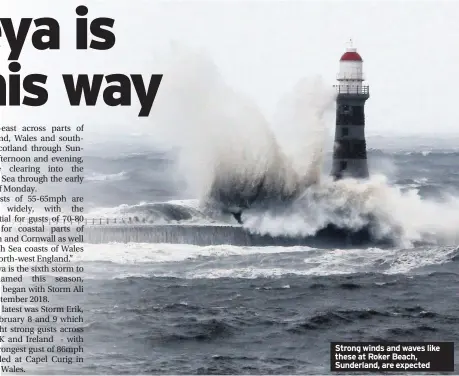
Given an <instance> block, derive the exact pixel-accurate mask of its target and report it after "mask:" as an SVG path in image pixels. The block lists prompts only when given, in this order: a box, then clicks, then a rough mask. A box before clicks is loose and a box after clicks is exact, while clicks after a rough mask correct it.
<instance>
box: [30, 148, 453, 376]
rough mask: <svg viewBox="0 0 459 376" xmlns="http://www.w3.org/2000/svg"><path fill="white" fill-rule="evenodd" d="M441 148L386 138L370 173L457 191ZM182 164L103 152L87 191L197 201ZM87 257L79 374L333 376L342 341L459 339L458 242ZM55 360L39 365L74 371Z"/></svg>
mask: <svg viewBox="0 0 459 376" xmlns="http://www.w3.org/2000/svg"><path fill="white" fill-rule="evenodd" d="M391 145H392V144H391ZM435 145H436V144H435V142H433V144H432V145H429V146H428V147H424V148H419V147H417V148H416V145H415V143H414V144H413V145H412V147H411V146H409V147H406V146H402V147H400V146H397V145H395V146H393V147H387V148H385V147H384V143H383V145H381V147H380V148H378V149H377V150H370V151H369V160H370V168H371V169H372V171H378V172H381V173H384V174H386V175H387V176H388V177H389V180H390V184H392V185H394V186H400V187H401V188H403V189H406V190H416V191H417V192H418V193H419V195H420V197H422V200H441V199H442V197H443V196H444V195H445V193H447V194H448V195H453V196H455V197H458V196H459V194H457V192H458V191H459V171H458V170H457V160H458V158H459V150H456V149H454V148H452V147H445V146H444V145H440V146H437V147H436V146H435ZM418 146H419V145H418ZM170 169H171V162H170V161H169V160H168V158H166V157H165V156H164V155H163V154H162V153H160V152H154V151H140V152H135V153H127V154H125V155H108V154H105V155H104V153H99V155H96V154H94V155H91V156H88V157H87V158H86V165H85V170H86V172H87V174H86V177H87V178H86V181H85V183H84V184H83V192H81V187H80V188H79V192H80V194H81V193H83V194H84V195H85V196H86V197H88V198H90V200H91V203H90V204H89V205H90V208H89V210H90V211H92V213H97V214H99V215H100V214H101V213H104V212H106V213H108V215H113V213H115V212H127V213H132V212H133V211H134V212H136V213H137V214H138V215H141V214H142V211H144V210H147V211H148V210H149V209H148V208H149V206H148V205H149V204H151V203H154V202H167V201H170V200H183V199H187V198H189V197H184V196H183V194H182V193H181V186H180V182H177V180H176V179H175V175H174V174H173V173H170V174H169V171H170ZM324 171H325V172H326V171H327V170H326V169H325V170H324ZM174 202H175V203H176V204H177V205H181V204H180V201H178V202H177V201H174ZM120 205H121V206H120ZM183 205H185V204H183ZM145 208H147V209H145ZM432 213H435V211H432ZM436 213H437V214H438V215H441V212H438V211H437V212H436ZM143 214H145V213H143ZM148 214H149V215H150V216H153V217H154V218H153V220H161V221H162V222H164V221H166V222H167V221H168V220H171V218H162V219H161V218H157V217H158V216H159V217H161V213H159V214H158V212H155V213H154V215H152V213H151V211H149V212H148ZM145 215H146V214H145ZM458 216H459V213H458ZM439 219H440V218H439ZM173 220H174V221H175V222H176V221H177V218H176V217H175V216H174V218H173ZM185 220H190V218H188V217H187V218H185ZM191 220H192V221H193V223H196V222H198V223H199V221H207V220H209V219H208V218H202V217H200V215H198V214H197V217H194V218H191ZM415 220H416V218H413V221H415ZM433 220H435V218H434V219H433ZM179 222H180V219H179ZM457 230H458V232H456V234H457V233H459V229H457ZM74 262H75V263H76V264H78V265H80V266H83V267H84V268H85V278H86V282H85V293H84V296H83V297H82V298H81V303H82V304H83V306H84V309H85V335H84V337H85V343H84V347H85V355H84V356H85V362H84V364H83V365H82V366H81V367H79V368H78V373H87V374H119V373H122V374H147V373H148V374H155V373H157V374H159V373H161V374H180V373H186V374H197V373H198V374H324V373H329V369H330V365H329V359H330V358H329V356H330V355H329V343H330V341H340V340H343V341H344V340H346V341H433V340H437V341H455V342H457V340H458V338H459V329H458V328H459V325H458V324H459V300H458V296H459V287H458V286H459V274H458V265H459V264H458V262H459V242H456V243H454V242H453V243H452V244H441V243H438V244H435V242H432V243H431V244H425V245H422V246H419V247H412V246H399V247H392V248H385V249H383V248H377V247H365V248H361V249H358V248H354V249H344V248H343V249H339V248H331V249H329V248H324V249H318V248H309V247H236V246H232V245H219V246H204V247H199V246H193V245H186V244H185V245H184V244H182V245H174V244H145V243H144V244H138V243H130V244H113V243H112V244H87V245H86V246H85V253H84V254H83V255H81V256H80V257H78V258H77V259H76V260H75V261H74ZM62 299H63V302H65V299H67V297H66V296H65V295H64V296H62ZM456 347H457V346H456ZM458 355H459V353H458V350H457V349H456V359H459V358H458ZM457 364H458V361H457V360H456V368H457ZM46 367H47V368H46V370H45V368H41V367H39V368H37V371H39V372H41V371H43V372H45V371H47V372H50V371H52V372H59V371H65V370H67V371H68V369H69V368H68V367H67V368H66V367H65V365H63V366H61V367H63V368H62V369H61V370H59V369H58V368H56V367H57V366H56V367H54V368H52V369H50V368H49V366H46Z"/></svg>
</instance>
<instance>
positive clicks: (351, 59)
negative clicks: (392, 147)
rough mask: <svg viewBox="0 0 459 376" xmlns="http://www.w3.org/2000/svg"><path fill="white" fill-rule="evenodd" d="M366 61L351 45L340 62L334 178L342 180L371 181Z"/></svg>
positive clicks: (368, 94)
mask: <svg viewBox="0 0 459 376" xmlns="http://www.w3.org/2000/svg"><path fill="white" fill-rule="evenodd" d="M362 65H363V60H362V57H361V56H360V54H359V53H358V52H357V49H356V48H354V47H353V46H352V42H351V45H350V47H349V48H347V49H346V52H345V53H344V54H343V55H342V56H341V59H340V62H339V73H338V76H337V80H338V85H336V86H335V87H336V89H337V97H336V128H335V146H334V149H333V167H332V175H333V176H334V177H335V178H336V179H340V178H342V177H346V176H349V177H355V178H366V177H368V165H367V151H366V142H365V111H364V106H365V101H366V100H367V99H368V98H369V97H370V91H369V87H368V86H364V85H363V81H364V76H363V69H362Z"/></svg>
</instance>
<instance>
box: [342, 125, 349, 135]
mask: <svg viewBox="0 0 459 376" xmlns="http://www.w3.org/2000/svg"><path fill="white" fill-rule="evenodd" d="M342 135H343V136H349V128H346V127H344V128H342Z"/></svg>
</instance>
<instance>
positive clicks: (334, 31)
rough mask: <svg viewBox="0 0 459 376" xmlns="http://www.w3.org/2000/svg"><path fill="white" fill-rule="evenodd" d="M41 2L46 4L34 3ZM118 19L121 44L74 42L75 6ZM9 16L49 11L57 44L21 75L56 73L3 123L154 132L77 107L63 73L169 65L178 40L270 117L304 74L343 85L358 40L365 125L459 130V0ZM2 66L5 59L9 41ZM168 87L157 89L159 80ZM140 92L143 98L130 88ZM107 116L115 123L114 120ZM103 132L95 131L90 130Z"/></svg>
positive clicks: (92, 3)
mask: <svg viewBox="0 0 459 376" xmlns="http://www.w3.org/2000/svg"><path fill="white" fill-rule="evenodd" d="M37 3H38V4H37ZM82 3H84V4H85V5H87V6H88V7H89V10H90V13H89V16H92V17H97V16H108V17H112V18H115V19H116V23H115V33H116V36H117V44H116V46H115V47H114V48H113V50H111V51H107V52H99V51H97V52H95V51H93V52H91V51H87V52H82V51H76V50H75V48H74V18H75V16H74V14H75V13H74V10H75V8H76V6H77V5H80V4H82ZM0 8H1V9H0V10H1V12H2V17H10V16H11V17H14V18H17V19H19V18H20V17H42V16H52V17H55V18H56V19H58V20H59V21H60V24H61V27H62V29H61V47H62V48H61V50H60V51H44V52H40V51H35V50H34V49H33V48H32V47H31V45H29V44H28V45H27V46H26V47H25V48H24V50H23V53H22V56H21V59H20V62H21V64H22V67H23V69H22V73H23V74H28V73H36V72H40V73H44V74H48V75H49V82H48V85H47V88H48V91H49V93H50V99H49V103H48V104H47V105H45V106H44V107H42V108H38V109H37V108H34V109H32V108H27V107H20V108H8V109H6V110H4V111H3V116H2V118H3V122H13V121H15V122H18V121H19V122H21V121H27V122H31V121H35V122H60V123H63V122H69V121H70V122H71V123H74V124H78V123H81V122H85V123H86V124H92V126H93V127H97V129H98V130H99V131H100V132H110V129H111V130H112V131H113V132H117V131H122V129H123V128H122V127H123V126H126V125H127V124H129V127H130V129H131V130H134V129H136V130H138V131H139V132H143V131H145V130H146V129H150V128H151V126H152V125H151V124H152V122H153V121H154V111H153V112H152V114H151V116H150V118H149V119H138V118H137V114H138V104H137V102H136V101H134V103H133V107H132V108H128V109H126V108H124V109H123V108H117V109H114V108H108V107H106V106H105V105H103V104H102V103H101V104H100V105H99V106H98V107H97V108H95V109H94V108H86V109H83V108H78V109H76V108H73V109H72V108H71V107H70V106H69V105H68V103H67V99H66V96H65V93H64V88H63V85H62V82H61V77H60V75H61V74H63V73H74V74H77V73H106V74H110V73H125V74H129V73H145V74H152V73H162V72H160V71H159V70H158V69H159V66H158V64H157V62H158V57H159V56H160V55H161V52H162V51H163V49H164V48H165V47H166V46H167V45H168V43H169V42H170V41H171V40H177V41H180V42H183V43H185V44H188V45H191V46H195V47H199V48H205V49H206V50H207V51H208V52H209V54H210V55H211V56H212V58H213V59H214V60H215V62H216V63H217V65H218V66H219V68H220V71H221V73H222V75H223V76H224V78H225V79H226V81H227V82H228V83H229V84H230V85H231V86H232V87H234V88H235V89H237V90H240V91H242V92H245V93H246V94H248V95H249V96H250V97H252V98H253V99H254V100H255V101H256V102H257V103H258V105H259V106H260V108H261V109H262V111H263V113H265V114H266V115H267V116H268V117H269V116H270V115H271V113H272V109H273V107H274V106H275V105H276V104H277V101H278V100H279V99H280V97H281V96H282V95H283V94H284V93H285V92H287V91H289V90H290V89H291V87H292V86H293V85H294V84H295V83H296V82H297V81H299V80H300V79H301V78H302V77H305V76H311V75H321V76H322V77H323V78H324V80H326V81H329V82H330V85H333V84H334V83H335V77H336V73H337V72H338V61H339V58H340V56H341V54H342V53H343V51H344V49H345V47H346V42H347V40H348V39H349V38H353V40H354V46H355V47H357V49H358V51H359V53H361V55H362V57H363V59H364V72H365V75H366V77H367V79H368V84H369V85H370V90H371V98H370V99H369V101H368V102H367V106H366V116H367V133H368V134H384V133H385V132H391V133H392V132H403V133H426V132H427V133H459V120H458V116H457V110H456V108H457V97H458V95H457V92H458V90H459V69H458V66H459V65H458V62H459V22H458V21H457V20H459V2H457V1H296V2H295V1H210V0H209V1H186V2H185V1H181V2H178V1H176V2H174V1H168V2H158V1H151V0H130V1H126V0H123V1H121V0H105V1H101V0H97V1H96V0H87V1H84V2H83V1H73V0H72V1H62V0H47V1H40V2H37V1H32V0H20V1H18V0H2V4H1V5H0ZM0 42H1V47H0V53H1V54H2V55H1V69H2V72H3V73H5V69H6V67H7V63H6V56H5V49H7V45H6V43H5V40H4V38H1V40H0ZM160 91H161V88H160ZM134 99H135V96H134ZM109 124H110V127H111V128H107V126H108V125H109ZM93 129H95V128H93Z"/></svg>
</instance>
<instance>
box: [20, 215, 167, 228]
mask: <svg viewBox="0 0 459 376" xmlns="http://www.w3.org/2000/svg"><path fill="white" fill-rule="evenodd" d="M157 223H158V221H157V220H155V219H153V218H146V217H138V216H129V217H90V218H86V217H84V216H65V215H61V216H59V219H58V220H57V221H56V220H53V219H51V218H48V220H46V221H40V222H35V223H34V225H37V226H39V225H42V224H43V225H45V226H63V225H66V226H82V225H85V226H126V225H142V224H145V225H153V224H157ZM12 225H13V226H15V227H18V226H22V225H27V226H30V225H31V223H29V222H28V221H27V220H26V221H24V222H13V223H12Z"/></svg>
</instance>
